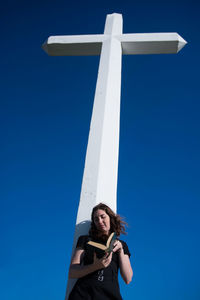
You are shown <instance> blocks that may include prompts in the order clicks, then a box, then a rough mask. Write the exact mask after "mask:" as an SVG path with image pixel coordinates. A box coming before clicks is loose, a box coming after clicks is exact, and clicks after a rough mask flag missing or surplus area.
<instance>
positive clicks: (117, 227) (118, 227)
mask: <svg viewBox="0 0 200 300" xmlns="http://www.w3.org/2000/svg"><path fill="white" fill-rule="evenodd" d="M98 209H102V210H104V211H105V212H106V213H107V215H109V217H110V233H111V232H115V233H116V235H117V236H120V234H126V231H125V230H126V229H125V226H126V225H127V223H126V222H124V221H123V220H122V218H121V217H120V215H118V214H115V213H114V211H112V209H111V208H110V207H109V206H107V205H106V204H104V203H99V204H98V205H96V206H95V207H94V208H93V210H92V215H91V227H90V231H89V235H90V236H91V237H92V238H93V239H96V238H97V239H98V238H101V239H103V240H104V239H105V240H106V239H107V236H105V234H103V233H102V232H100V231H99V230H98V229H97V228H96V226H95V223H94V213H95V212H96V211H97V210H98Z"/></svg>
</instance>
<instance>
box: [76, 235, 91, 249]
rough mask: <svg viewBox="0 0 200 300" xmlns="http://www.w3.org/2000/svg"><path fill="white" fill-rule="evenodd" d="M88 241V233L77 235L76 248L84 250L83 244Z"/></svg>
mask: <svg viewBox="0 0 200 300" xmlns="http://www.w3.org/2000/svg"><path fill="white" fill-rule="evenodd" d="M88 241H89V237H88V235H81V236H79V238H78V241H77V244H76V248H81V249H84V250H85V245H86V244H87V242H88Z"/></svg>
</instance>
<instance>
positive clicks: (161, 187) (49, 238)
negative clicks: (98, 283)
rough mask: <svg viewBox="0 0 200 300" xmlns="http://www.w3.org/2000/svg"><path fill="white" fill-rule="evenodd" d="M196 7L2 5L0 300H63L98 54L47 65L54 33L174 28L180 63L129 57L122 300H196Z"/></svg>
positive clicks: (199, 285) (121, 188) (199, 160)
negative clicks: (113, 22) (129, 273)
mask: <svg viewBox="0 0 200 300" xmlns="http://www.w3.org/2000/svg"><path fill="white" fill-rule="evenodd" d="M199 9H200V6H199V4H198V2H197V1H184V0H183V1H176V0H175V1H143V0H141V1H133V0H131V1H118V0H115V1H114V0H113V1H79V2H69V1H62V0H57V1H52V0H51V1H50V0H49V1H45V0H43V1H14V0H11V1H6V2H5V1H4V4H3V5H2V6H1V12H0V14H1V17H0V26H1V47H0V52H1V56H0V60H1V81H0V85H1V89H0V91H1V95H0V124H1V132H0V166H1V168H0V185H1V188H0V201H1V202H0V224H1V225H0V226H1V227H0V228H1V246H0V257H1V258H0V282H1V288H0V298H1V299H2V300H11V299H12V300H13V299H17V300H18V299H19V300H59V299H64V295H65V287H66V282H67V269H68V266H69V261H70V256H71V245H72V241H73V233H74V227H75V218H76V211H77V207H78V202H79V195H80V188H81V181H82V174H83V167H84V159H85V152H86V145H87V138H88V131H89V124H90V117H91V112H92V105H93V97H94V91H95V83H96V76H97V70H98V63H99V57H48V56H47V54H46V53H45V52H44V51H43V50H42V49H41V44H42V43H43V42H44V40H45V39H46V38H47V37H48V36H50V35H65V34H66V35H72V34H90V33H93V34H95V33H103V30H104V23H105V18H106V14H108V13H113V12H118V13H122V14H123V19H124V32H125V33H134V32H137V33H144V32H178V33H179V34H180V35H181V36H182V37H183V38H184V39H186V40H187V41H188V45H187V46H186V47H185V48H183V49H182V50H181V52H180V53H178V54H176V55H147V56H124V57H123V71H122V97H121V128H120V156H119V180H118V213H120V214H121V215H122V216H125V217H126V221H127V222H128V223H129V228H128V235H127V236H126V237H125V238H124V239H125V240H126V241H127V243H128V245H129V248H130V251H131V253H132V256H131V261H132V265H133V269H134V280H133V282H132V283H131V284H130V285H128V286H125V284H124V283H123V282H121V281H120V284H121V291H122V295H123V298H124V300H132V299H134V300H161V299H162V300H169V299H170V300H199V299H200V277H199V269H200V259H199V253H200V241H199V231H200V230H199V229H200V220H199V219H200V216H199V214H200V213H199V211H200V186H199V179H200V173H199V170H200V157H199V153H200V121H199V109H200V103H199V100H200V97H199V95H200V93H199V69H200V64H199V47H200V42H199V28H200V24H199V23H200V22H199V11H200V10H199Z"/></svg>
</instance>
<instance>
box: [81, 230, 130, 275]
mask: <svg viewBox="0 0 200 300" xmlns="http://www.w3.org/2000/svg"><path fill="white" fill-rule="evenodd" d="M91 240H92V239H91V237H90V236H88V235H82V236H80V237H79V239H78V242H77V245H76V248H81V249H83V250H84V251H85V252H84V257H83V264H84V265H89V264H92V263H93V258H94V253H95V252H96V254H97V257H99V252H98V249H97V248H95V247H93V246H91V245H89V244H87V243H88V242H89V241H91ZM119 241H120V242H121V243H122V247H123V250H124V254H127V255H128V256H129V257H130V255H131V254H130V252H129V249H128V246H127V244H126V243H125V242H124V241H122V240H119ZM95 242H100V243H102V241H100V240H95ZM100 251H101V250H100ZM118 269H119V257H118V253H117V252H113V255H112V261H111V263H110V265H109V266H108V267H107V268H105V269H104V276H106V277H107V278H109V277H111V276H115V278H116V279H117V274H118ZM97 273H98V272H94V273H92V274H89V275H88V276H89V277H93V276H96V275H97Z"/></svg>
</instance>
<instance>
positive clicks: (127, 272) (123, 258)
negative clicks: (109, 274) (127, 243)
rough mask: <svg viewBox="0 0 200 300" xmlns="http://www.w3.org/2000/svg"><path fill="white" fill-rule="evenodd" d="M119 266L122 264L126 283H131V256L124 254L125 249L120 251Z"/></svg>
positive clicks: (121, 268)
mask: <svg viewBox="0 0 200 300" xmlns="http://www.w3.org/2000/svg"><path fill="white" fill-rule="evenodd" d="M119 266H120V274H121V276H122V278H123V280H124V281H125V282H126V284H129V283H130V282H131V280H132V276H133V270H132V268H131V263H130V259H129V256H128V255H126V254H124V251H123V249H121V251H120V252H119Z"/></svg>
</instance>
